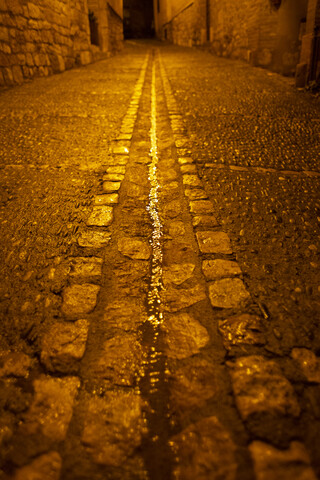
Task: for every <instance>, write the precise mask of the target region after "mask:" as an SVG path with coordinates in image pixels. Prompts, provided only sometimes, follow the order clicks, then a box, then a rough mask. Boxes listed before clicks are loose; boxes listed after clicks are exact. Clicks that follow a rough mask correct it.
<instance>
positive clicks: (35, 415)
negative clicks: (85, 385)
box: [20, 375, 80, 442]
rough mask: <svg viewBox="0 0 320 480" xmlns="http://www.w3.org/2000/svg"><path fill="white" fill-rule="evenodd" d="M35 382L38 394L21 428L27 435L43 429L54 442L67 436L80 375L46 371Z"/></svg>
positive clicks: (40, 431)
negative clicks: (54, 375) (60, 375)
mask: <svg viewBox="0 0 320 480" xmlns="http://www.w3.org/2000/svg"><path fill="white" fill-rule="evenodd" d="M33 385H34V391H35V397H34V400H33V402H32V404H31V407H30V409H29V410H28V412H27V413H26V414H25V415H24V418H23V422H22V424H21V427H20V429H21V431H22V432H23V433H24V434H25V435H26V434H27V435H31V434H38V433H43V434H44V435H45V436H46V437H48V438H49V439H50V440H51V441H52V442H57V441H58V442H59V441H62V440H64V439H65V437H66V434H67V429H68V425H69V423H70V420H71V417H72V413H73V404H74V399H75V396H76V394H77V391H78V389H79V387H80V380H79V379H78V378H77V377H65V378H50V377H46V376H44V375H42V376H40V377H39V378H38V379H37V380H35V381H34V383H33Z"/></svg>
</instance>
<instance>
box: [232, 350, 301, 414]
mask: <svg viewBox="0 0 320 480" xmlns="http://www.w3.org/2000/svg"><path fill="white" fill-rule="evenodd" d="M230 373H231V377H232V386H233V391H234V395H235V399H236V404H237V407H238V410H239V412H240V415H241V417H242V418H243V419H244V420H246V419H248V418H249V417H250V416H252V415H255V414H264V413H269V414H271V415H273V416H291V417H298V416H299V415H300V407H299V404H298V401H297V398H296V395H295V392H294V390H293V387H292V385H291V384H290V383H289V381H288V380H287V379H286V378H285V377H284V375H283V373H282V371H281V369H280V367H279V366H278V365H277V364H276V362H274V361H272V360H267V359H266V358H264V357H262V356H257V355H251V356H248V357H241V358H238V359H237V360H236V362H235V363H234V364H233V366H232V368H231V369H230Z"/></svg>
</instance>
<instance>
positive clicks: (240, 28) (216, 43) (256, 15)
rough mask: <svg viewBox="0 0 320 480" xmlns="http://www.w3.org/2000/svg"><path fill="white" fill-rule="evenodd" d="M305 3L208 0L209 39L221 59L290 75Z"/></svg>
mask: <svg viewBox="0 0 320 480" xmlns="http://www.w3.org/2000/svg"><path fill="white" fill-rule="evenodd" d="M307 3H308V0H283V1H282V4H281V6H280V8H279V9H278V10H277V9H275V8H273V7H272V6H271V2H269V1H268V0H242V1H241V4H239V3H238V2H234V0H210V12H211V16H210V40H211V42H212V49H213V51H214V52H215V53H216V54H218V55H221V56H225V57H232V58H241V59H245V60H248V61H251V62H252V63H253V64H254V65H259V66H265V67H269V68H271V69H273V70H276V71H279V72H281V73H284V74H288V75H290V74H293V73H294V72H295V68H296V65H297V63H298V61H299V54H300V48H301V31H302V29H303V23H304V22H305V18H306V14H307Z"/></svg>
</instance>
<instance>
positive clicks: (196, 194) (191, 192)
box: [184, 165, 208, 200]
mask: <svg viewBox="0 0 320 480" xmlns="http://www.w3.org/2000/svg"><path fill="white" fill-rule="evenodd" d="M190 166H191V165H190ZM192 166H193V165H192ZM184 193H185V195H186V197H188V198H189V200H206V199H207V198H208V196H207V194H206V192H205V191H204V190H203V189H202V188H186V189H185V191H184Z"/></svg>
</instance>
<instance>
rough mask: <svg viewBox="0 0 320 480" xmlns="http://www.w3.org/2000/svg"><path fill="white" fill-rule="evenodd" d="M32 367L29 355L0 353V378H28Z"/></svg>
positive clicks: (9, 352)
mask: <svg viewBox="0 0 320 480" xmlns="http://www.w3.org/2000/svg"><path fill="white" fill-rule="evenodd" d="M32 365H33V361H32V359H31V358H30V357H29V355H26V354H25V353H22V352H11V351H3V352H1V353H0V378H1V377H11V376H12V377H22V378H27V377H28V376H29V372H30V369H31V367H32Z"/></svg>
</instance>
